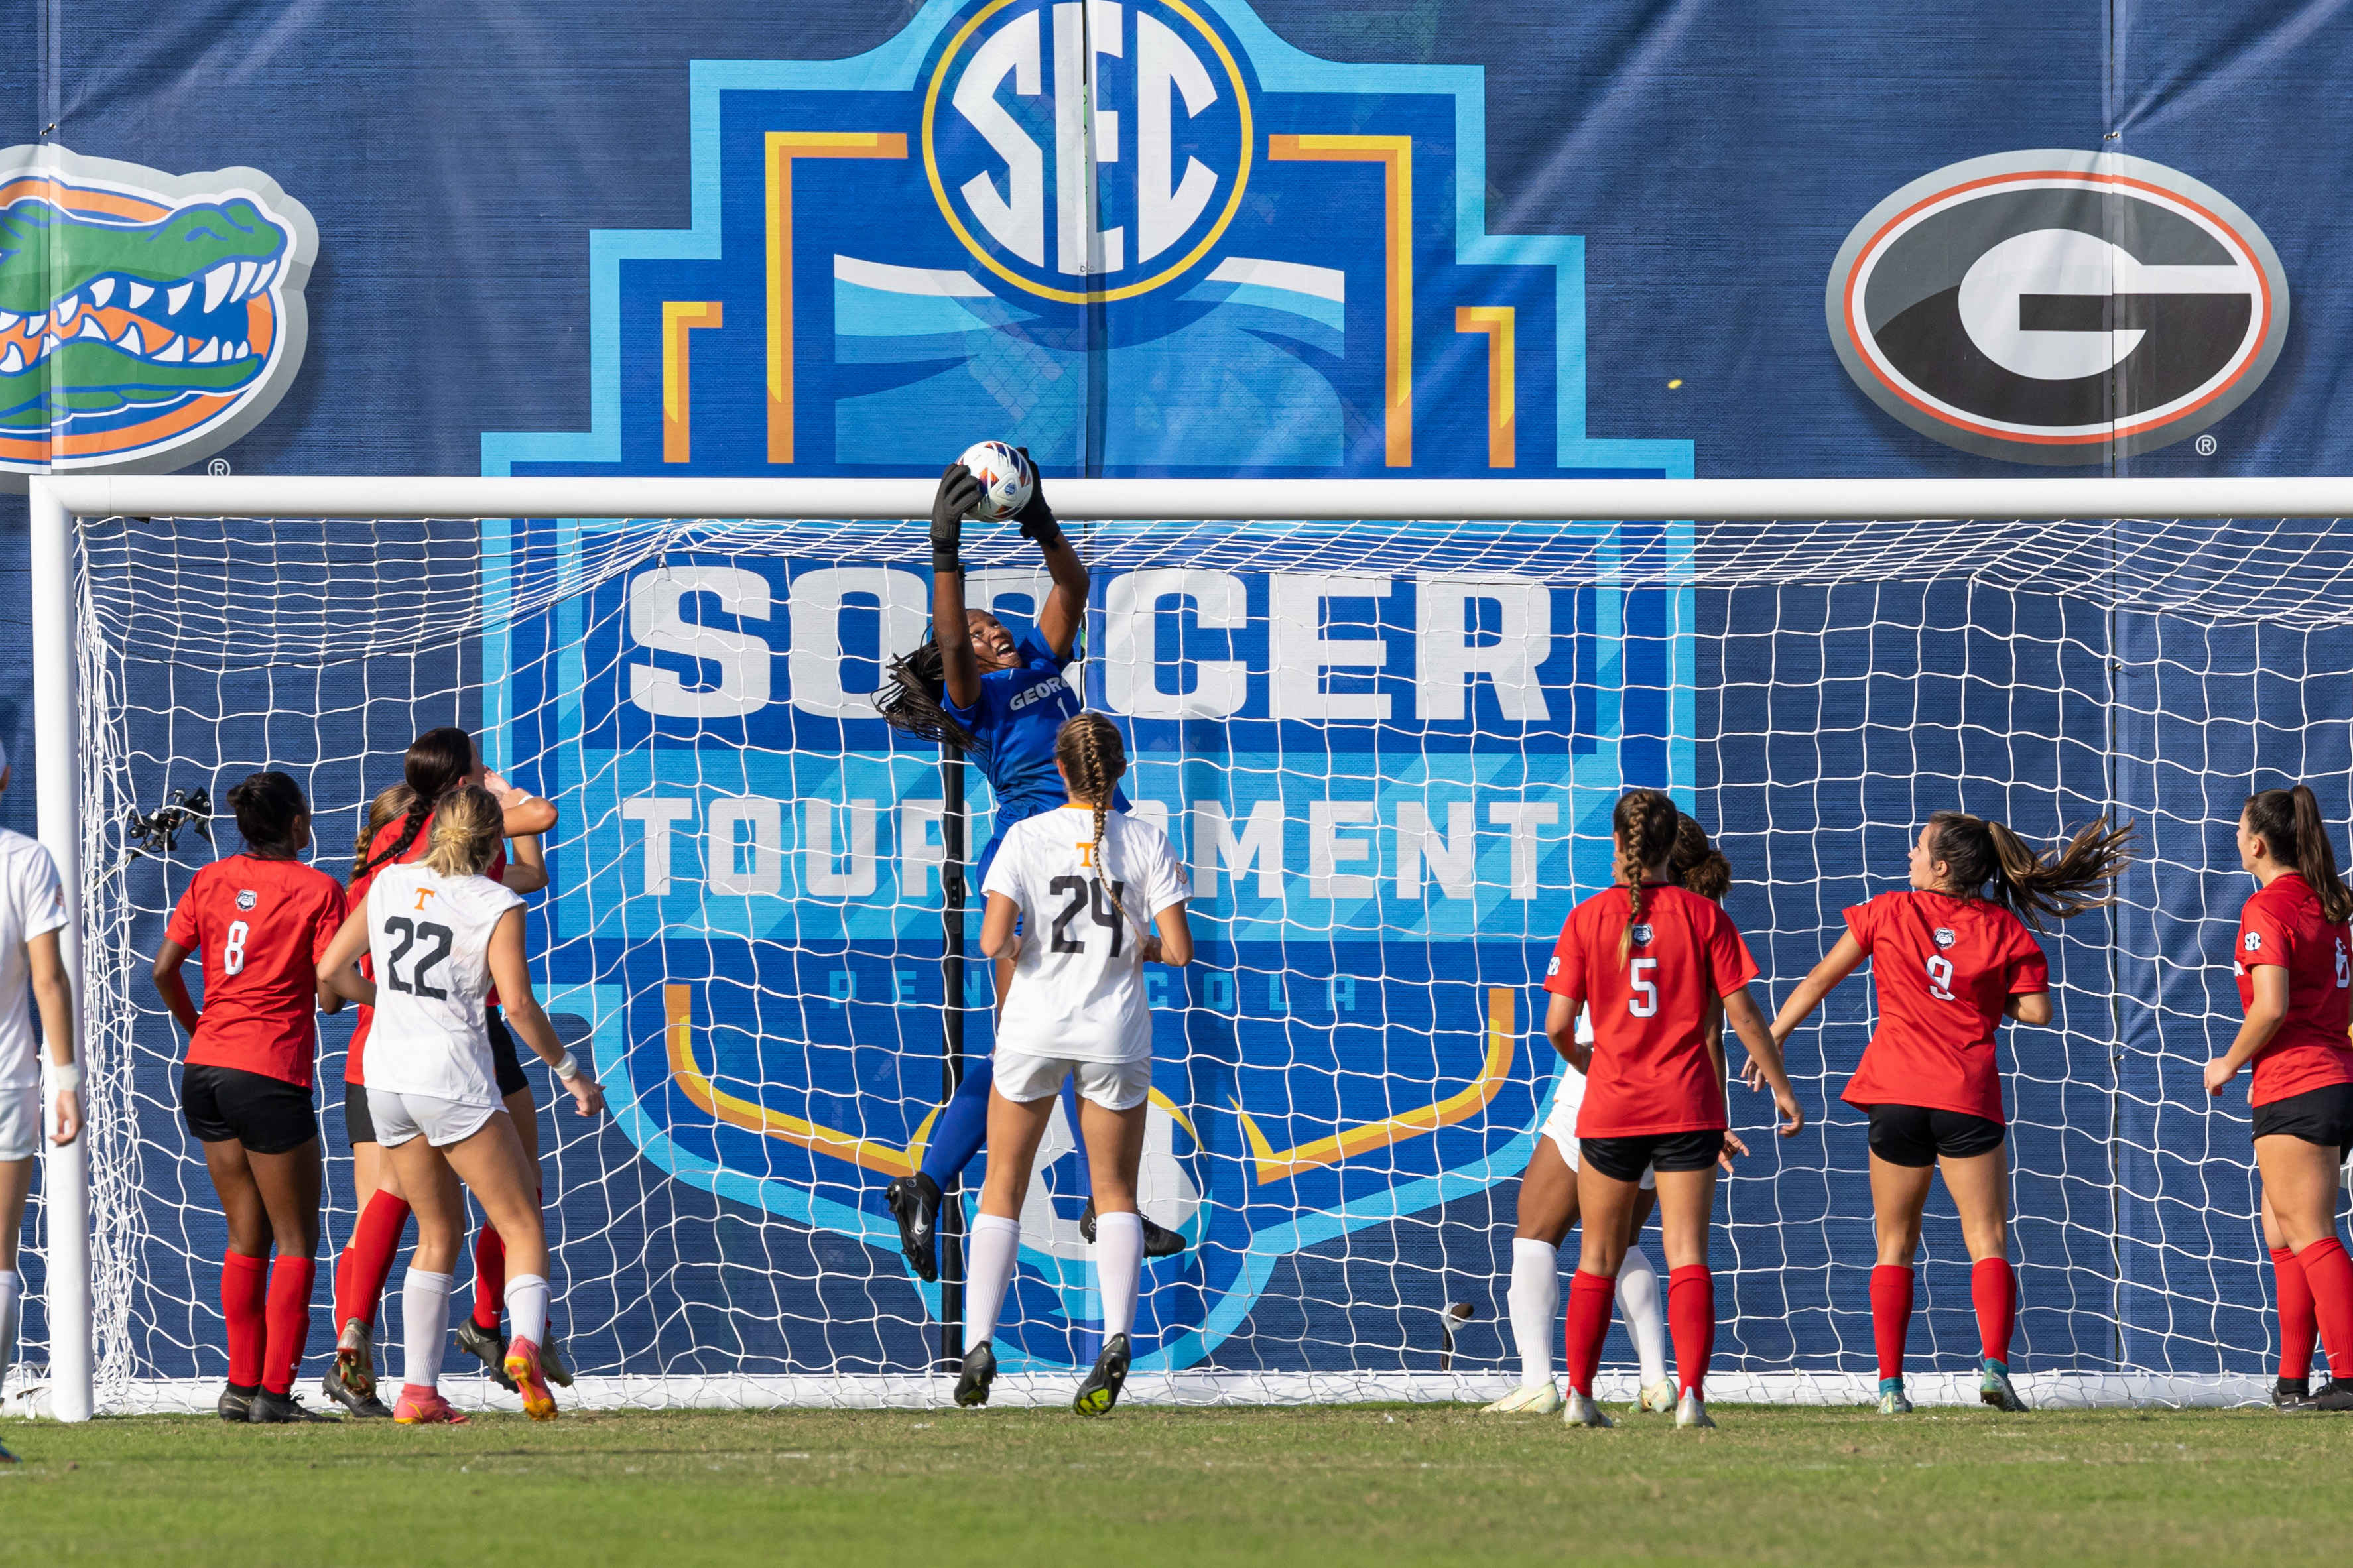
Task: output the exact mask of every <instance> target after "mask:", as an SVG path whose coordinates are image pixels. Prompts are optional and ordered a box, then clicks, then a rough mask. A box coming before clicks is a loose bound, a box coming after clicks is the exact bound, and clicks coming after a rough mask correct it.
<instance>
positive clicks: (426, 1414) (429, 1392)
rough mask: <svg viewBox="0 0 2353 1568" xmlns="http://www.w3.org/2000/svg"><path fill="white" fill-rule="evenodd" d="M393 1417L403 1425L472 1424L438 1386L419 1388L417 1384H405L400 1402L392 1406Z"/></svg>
mask: <svg viewBox="0 0 2353 1568" xmlns="http://www.w3.org/2000/svg"><path fill="white" fill-rule="evenodd" d="M392 1418H393V1420H394V1421H396V1422H397V1423H398V1424H399V1425H401V1426H470V1425H471V1423H470V1422H469V1421H468V1420H467V1419H466V1417H465V1416H464V1415H462V1414H460V1413H459V1411H458V1409H457V1408H456V1407H455V1406H453V1405H451V1404H450V1403H449V1402H448V1400H446V1399H444V1398H442V1397H441V1391H440V1390H439V1389H438V1388H419V1387H417V1385H416V1384H413V1383H412V1384H402V1385H401V1389H400V1402H399V1403H398V1404H396V1405H394V1406H393V1407H392Z"/></svg>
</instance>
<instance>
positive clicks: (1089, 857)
mask: <svg viewBox="0 0 2353 1568" xmlns="http://www.w3.org/2000/svg"><path fill="white" fill-rule="evenodd" d="M1071 848H1073V849H1075V850H1077V851H1078V852H1079V869H1081V870H1082V871H1092V870H1093V869H1094V867H1095V847H1094V842H1093V840H1092V839H1089V840H1087V841H1085V842H1083V843H1079V844H1073V845H1071Z"/></svg>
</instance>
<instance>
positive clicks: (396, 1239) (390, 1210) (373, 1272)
mask: <svg viewBox="0 0 2353 1568" xmlns="http://www.w3.org/2000/svg"><path fill="white" fill-rule="evenodd" d="M407 1225H408V1200H407V1199H406V1198H396V1197H394V1196H393V1195H392V1194H390V1193H387V1192H382V1191H379V1192H377V1193H376V1194H375V1195H374V1196H372V1197H370V1198H369V1199H368V1204H367V1207H366V1208H364V1209H363V1210H361V1211H360V1223H359V1225H358V1226H356V1227H355V1228H354V1229H353V1231H352V1267H351V1272H350V1275H349V1276H348V1277H347V1278H346V1279H345V1280H344V1281H343V1305H341V1306H339V1307H337V1308H336V1309H335V1320H336V1321H335V1332H336V1334H337V1335H338V1336H341V1334H342V1333H343V1325H344V1324H345V1323H347V1322H349V1321H352V1320H353V1318H357V1319H359V1320H360V1321H362V1322H365V1323H373V1322H375V1316H376V1311H377V1309H378V1308H380V1307H381V1306H382V1305H383V1304H384V1282H385V1278H386V1277H387V1276H389V1275H390V1274H391V1273H392V1260H393V1258H395V1257H396V1255H398V1253H399V1251H400V1233H401V1231H402V1230H403V1229H405V1228H406V1226H407Z"/></svg>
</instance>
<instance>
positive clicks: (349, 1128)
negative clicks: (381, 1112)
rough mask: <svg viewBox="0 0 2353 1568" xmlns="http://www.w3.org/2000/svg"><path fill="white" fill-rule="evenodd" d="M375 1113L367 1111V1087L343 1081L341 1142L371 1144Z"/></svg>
mask: <svg viewBox="0 0 2353 1568" xmlns="http://www.w3.org/2000/svg"><path fill="white" fill-rule="evenodd" d="M375 1141H376V1139H375V1112H374V1111H372V1110H369V1109H368V1098H367V1085H365V1084H364V1083H353V1081H352V1080H351V1079H344V1080H343V1142H346V1143H373V1142H375Z"/></svg>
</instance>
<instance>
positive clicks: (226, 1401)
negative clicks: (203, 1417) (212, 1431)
mask: <svg viewBox="0 0 2353 1568" xmlns="http://www.w3.org/2000/svg"><path fill="white" fill-rule="evenodd" d="M260 1392H261V1385H260V1384H258V1383H257V1384H254V1385H253V1386H252V1387H251V1388H247V1387H244V1386H243V1385H241V1384H234V1383H232V1384H229V1385H228V1386H227V1388H224V1389H222V1390H221V1396H220V1402H219V1403H218V1404H216V1405H214V1406H213V1409H214V1410H216V1412H218V1413H219V1415H220V1418H221V1419H222V1420H224V1421H234V1422H236V1423H237V1424H238V1425H239V1426H243V1425H244V1424H245V1423H247V1422H248V1421H250V1420H252V1419H253V1396H254V1395H255V1394H259V1393H260Z"/></svg>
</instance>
